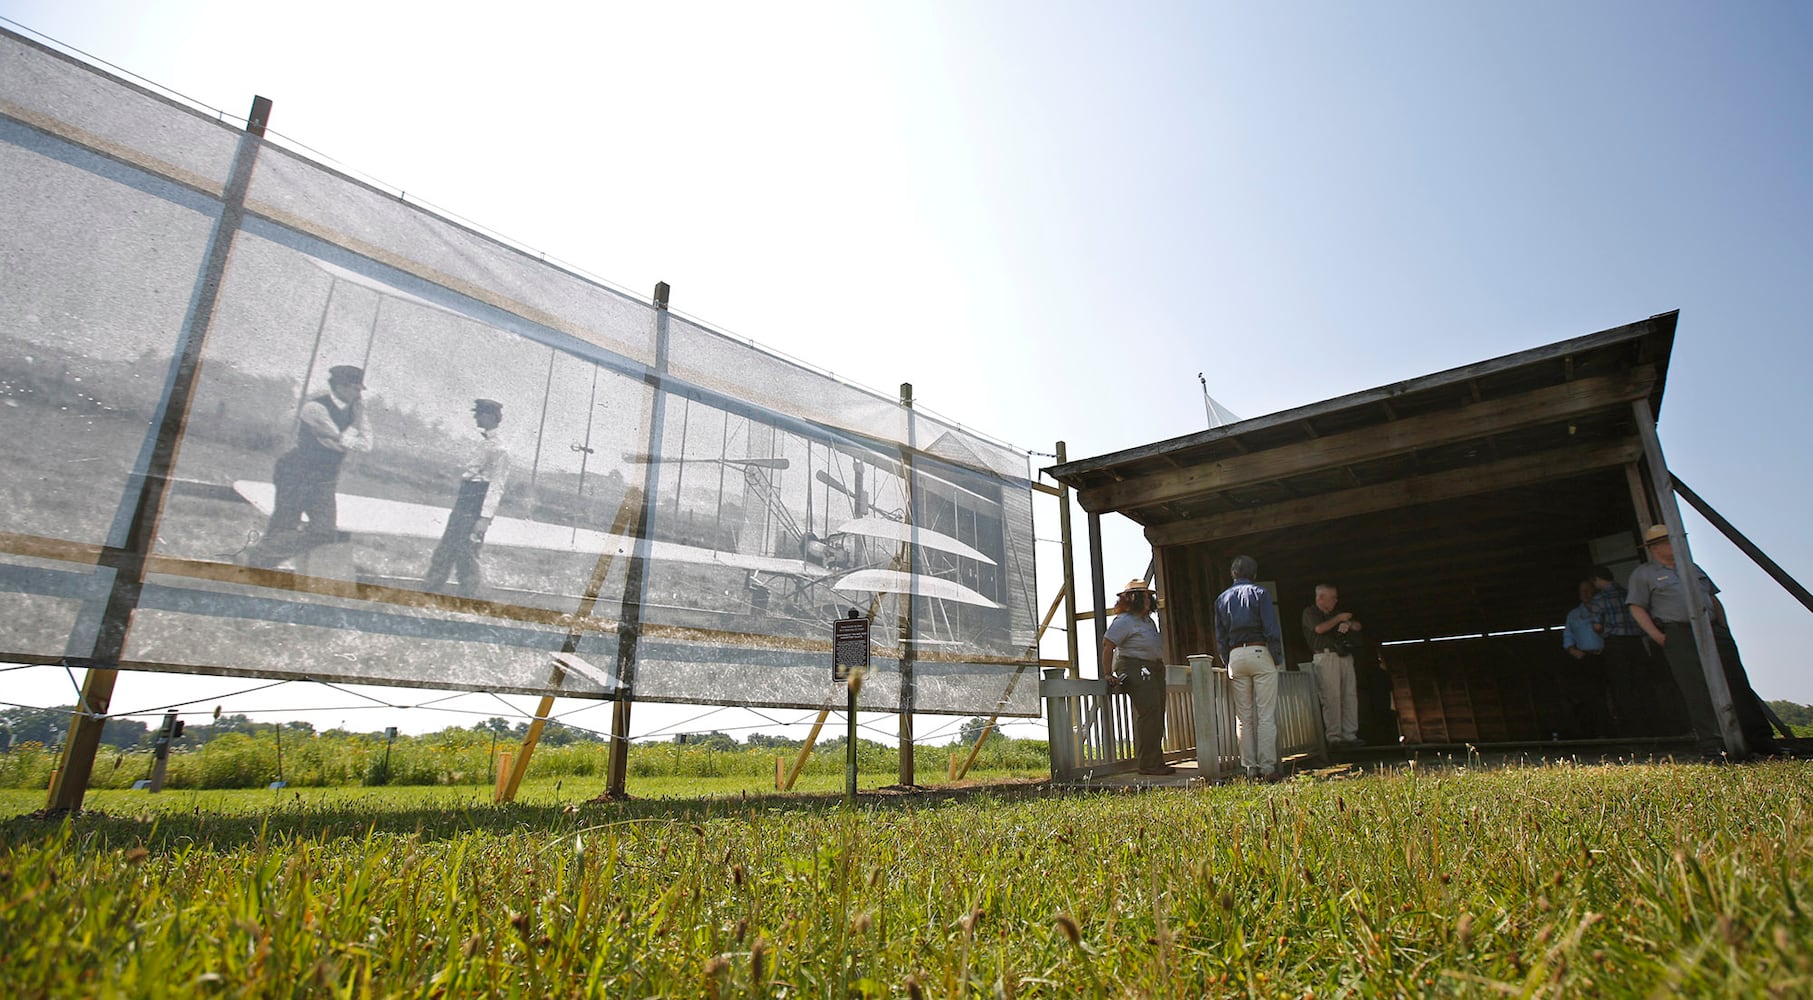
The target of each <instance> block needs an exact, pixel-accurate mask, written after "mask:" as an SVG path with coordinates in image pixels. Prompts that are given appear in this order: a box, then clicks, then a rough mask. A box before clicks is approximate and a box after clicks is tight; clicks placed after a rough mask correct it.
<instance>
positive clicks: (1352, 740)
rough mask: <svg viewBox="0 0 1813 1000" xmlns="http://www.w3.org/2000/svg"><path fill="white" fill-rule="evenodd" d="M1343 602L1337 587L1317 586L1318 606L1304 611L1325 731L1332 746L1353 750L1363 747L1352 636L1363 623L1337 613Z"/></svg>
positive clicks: (1305, 635) (1306, 633)
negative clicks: (1351, 748)
mask: <svg viewBox="0 0 1813 1000" xmlns="http://www.w3.org/2000/svg"><path fill="white" fill-rule="evenodd" d="M1340 600H1341V593H1340V591H1338V590H1336V589H1335V586H1334V584H1331V583H1318V584H1316V603H1314V604H1312V605H1310V606H1309V607H1307V608H1304V609H1303V641H1305V642H1307V643H1309V651H1310V653H1311V654H1312V655H1311V657H1310V658H1311V659H1312V660H1313V661H1314V662H1315V664H1316V686H1317V687H1318V688H1320V689H1321V694H1322V730H1323V732H1324V734H1325V735H1326V736H1327V737H1328V745H1329V746H1331V747H1353V746H1359V745H1360V700H1359V692H1358V691H1357V689H1356V688H1355V686H1354V685H1355V679H1354V673H1353V653H1352V652H1351V651H1350V647H1349V645H1348V643H1349V641H1350V640H1349V639H1348V636H1349V635H1351V634H1352V633H1354V632H1358V631H1359V630H1360V623H1359V622H1358V621H1355V620H1354V617H1353V612H1351V611H1336V610H1335V605H1336V604H1338V603H1339V602H1340ZM1354 638H1355V639H1358V636H1355V637H1354Z"/></svg>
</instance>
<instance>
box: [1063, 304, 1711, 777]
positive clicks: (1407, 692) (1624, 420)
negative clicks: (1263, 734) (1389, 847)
mask: <svg viewBox="0 0 1813 1000" xmlns="http://www.w3.org/2000/svg"><path fill="white" fill-rule="evenodd" d="M1677 316H1678V314H1677V313H1674V312H1669V313H1663V314H1661V315H1657V316H1653V317H1651V318H1649V319H1647V320H1644V321H1642V322H1639V323H1632V324H1630V325H1628V326H1621V327H1618V328H1616V329H1611V330H1605V331H1602V332H1600V333H1595V334H1591V335H1589V336H1584V337H1578V338H1575V339H1572V340H1566V341H1562V342H1560V343H1556V344H1550V345H1548V346H1546V347H1539V348H1536V349H1534V350H1529V351H1523V352H1521V353H1518V354H1512V355H1508V356H1505V357H1502V358H1497V359H1494V360H1491V361H1483V362H1480V363H1478V364H1473V365H1468V366H1466V367H1462V368H1455V369H1452V370H1450V371H1445V372H1441V373H1438V374H1435V375H1428V376H1425V377H1422V378H1416V379H1411V380H1409V381H1405V382H1398V383H1395V384H1393V385H1387V386H1382V387H1380V388H1376V389H1369V390H1366V391H1364V392H1357V393H1353V394H1352V395H1348V396H1342V397H1340V398H1337V399H1329V400H1325V401H1322V402H1319V403H1314V404H1311V405H1308V406H1303V407H1299V408H1297V409H1293V410H1289V411H1286V412H1282V413H1275V414H1271V415H1269V416H1264V417H1259V418H1256V419H1252V420H1244V421H1241V422H1239V423H1234V424H1229V425H1227V426H1223V427H1218V428H1215V429H1211V430H1207V431H1202V432H1199V433H1195V434H1190V435H1186V436H1184V437H1178V438H1173V439H1171V440H1168V441H1160V442H1158V443H1155V444H1149V445H1143V446H1140V447H1136V448H1129V449H1126V450H1124V451H1119V452H1115V453H1113V454H1109V455H1102V456H1100V457H1096V458H1088V459H1082V460H1079V461H1071V462H1065V463H1063V464H1060V465H1056V466H1053V467H1051V468H1049V469H1047V470H1045V471H1046V473H1047V474H1048V475H1050V476H1052V477H1053V478H1054V479H1055V480H1057V481H1058V482H1061V483H1063V484H1064V485H1066V486H1068V487H1070V488H1071V489H1073V490H1075V491H1076V493H1077V498H1078V502H1079V503H1080V505H1081V506H1082V508H1083V510H1084V511H1085V512H1086V513H1087V515H1088V522H1089V523H1088V527H1089V543H1090V560H1091V568H1092V578H1093V585H1094V591H1095V594H1094V598H1095V605H1094V606H1095V607H1097V608H1105V607H1107V606H1108V604H1107V596H1108V595H1107V594H1106V593H1105V590H1106V587H1105V584H1104V579H1105V573H1104V567H1103V566H1102V554H1101V530H1100V518H1101V517H1102V515H1104V514H1109V513H1117V514H1120V515H1123V516H1125V517H1128V518H1131V519H1132V520H1134V521H1136V522H1138V523H1139V524H1141V525H1143V526H1144V528H1145V534H1146V538H1147V539H1148V540H1149V541H1150V542H1151V545H1152V547H1153V551H1154V555H1155V562H1156V570H1157V581H1156V582H1157V587H1158V590H1159V594H1160V596H1161V598H1162V599H1163V602H1164V606H1163V608H1162V610H1161V612H1160V628H1161V630H1162V633H1163V635H1164V641H1165V646H1166V659H1167V661H1168V662H1171V663H1184V662H1187V657H1188V656H1189V655H1190V654H1192V653H1204V652H1211V653H1212V652H1213V651H1214V649H1215V644H1214V635H1213V606H1214V600H1215V597H1216V595H1217V594H1219V593H1220V592H1221V591H1222V590H1223V589H1224V588H1226V587H1227V586H1228V585H1229V583H1230V582H1231V581H1230V578H1229V575H1228V563H1229V561H1230V560H1231V559H1232V558H1233V557H1234V556H1236V555H1240V554H1246V555H1250V556H1252V557H1254V558H1255V559H1257V560H1258V561H1259V577H1260V581H1261V582H1263V583H1265V584H1267V585H1268V586H1269V587H1271V588H1272V590H1273V594H1274V596H1275V597H1276V599H1277V601H1278V611H1279V618H1280V621H1281V623H1282V625H1283V627H1284V644H1285V659H1286V660H1287V661H1288V664H1290V665H1296V664H1303V665H1305V666H1307V663H1308V661H1309V659H1310V652H1309V648H1308V646H1307V645H1306V643H1305V642H1304V640H1303V636H1302V631H1301V629H1300V628H1299V627H1298V620H1299V615H1300V614H1301V613H1302V610H1303V608H1304V607H1305V606H1307V605H1308V604H1310V603H1312V601H1313V600H1314V589H1315V585H1316V584H1317V583H1320V582H1327V583H1332V584H1335V585H1336V586H1338V587H1339V588H1340V597H1341V608H1342V609H1343V610H1349V611H1353V612H1354V614H1355V616H1356V617H1357V618H1358V619H1359V620H1360V621H1362V622H1363V623H1364V624H1365V626H1366V632H1367V633H1368V634H1369V635H1370V639H1371V642H1370V643H1369V650H1370V651H1371V652H1372V653H1373V654H1374V657H1376V659H1378V660H1382V662H1383V666H1384V669H1383V670H1372V669H1369V662H1368V661H1369V660H1370V659H1373V658H1374V657H1369V656H1367V655H1366V654H1365V653H1362V654H1361V655H1360V657H1359V663H1358V664H1357V666H1358V672H1359V674H1360V685H1359V686H1360V693H1361V699H1362V702H1363V706H1362V710H1361V715H1362V718H1361V721H1362V730H1361V735H1362V738H1364V739H1365V740H1366V741H1367V742H1369V743H1375V744H1376V743H1386V742H1388V743H1397V742H1398V741H1399V737H1400V736H1401V737H1402V739H1403V741H1404V742H1407V743H1412V744H1440V743H1461V742H1476V743H1477V742H1495V743H1501V742H1524V741H1534V740H1549V739H1552V738H1555V737H1557V736H1559V737H1561V738H1564V739H1565V738H1569V737H1578V736H1582V735H1585V734H1584V733H1583V732H1582V729H1581V726H1580V725H1579V720H1578V719H1577V718H1576V715H1577V713H1578V711H1579V709H1578V705H1579V701H1580V699H1581V698H1583V697H1585V698H1590V697H1592V696H1593V694H1594V692H1593V691H1590V690H1582V689H1581V688H1580V684H1581V681H1580V677H1579V675H1580V671H1578V670H1577V669H1576V670H1570V667H1573V665H1574V663H1573V661H1572V660H1571V659H1569V658H1568V657H1567V656H1566V655H1565V654H1564V653H1563V651H1562V648H1561V636H1560V634H1559V633H1558V632H1556V631H1553V629H1555V628H1556V627H1558V626H1559V625H1560V624H1561V623H1562V621H1563V619H1564V618H1565V616H1566V614H1567V612H1568V611H1569V610H1570V609H1571V608H1573V607H1574V606H1575V605H1576V604H1577V603H1578V593H1577V583H1578V581H1579V580H1580V579H1581V577H1582V575H1583V573H1584V572H1585V571H1587V570H1589V569H1590V568H1591V567H1592V566H1593V565H1595V564H1607V565H1610V566H1611V567H1612V568H1613V569H1614V570H1615V571H1616V572H1617V573H1618V576H1619V578H1620V579H1622V578H1623V577H1624V576H1625V575H1627V574H1628V572H1629V570H1630V568H1631V567H1633V566H1635V565H1636V563H1637V560H1638V558H1639V556H1638V540H1639V539H1640V538H1641V536H1642V532H1643V531H1644V530H1645V529H1646V528H1648V527H1649V526H1650V525H1651V524H1654V523H1659V522H1660V521H1661V520H1662V518H1661V517H1660V512H1661V508H1660V506H1659V502H1660V501H1661V499H1662V498H1663V497H1666V498H1667V499H1668V500H1669V501H1670V502H1672V499H1673V498H1672V496H1668V491H1669V489H1670V486H1669V485H1668V484H1669V480H1667V479H1666V478H1660V477H1661V476H1665V474H1666V473H1665V466H1664V462H1663V459H1662V456H1661V449H1660V444H1659V442H1658V441H1657V439H1656V436H1655V417H1656V414H1657V413H1659V412H1660V409H1661V406H1662V390H1663V386H1664V384H1665V382H1666V379H1667V374H1668V358H1669V351H1670V348H1671V347H1672V345H1673V342H1674V334H1675V323H1676V319H1677ZM1118 579H1119V578H1118V577H1117V578H1116V580H1117V581H1118ZM1096 622H1097V629H1098V631H1099V629H1101V628H1102V627H1104V626H1105V622H1103V621H1102V619H1101V618H1100V617H1099V616H1098V617H1097V619H1096ZM1097 638H1098V640H1099V634H1098V636H1097ZM1393 706H1395V713H1394V712H1393ZM1682 721H1683V724H1684V722H1685V720H1682Z"/></svg>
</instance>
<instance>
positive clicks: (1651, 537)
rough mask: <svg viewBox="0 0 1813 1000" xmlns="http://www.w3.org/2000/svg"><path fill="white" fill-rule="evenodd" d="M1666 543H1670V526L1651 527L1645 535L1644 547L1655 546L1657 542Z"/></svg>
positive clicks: (1657, 525) (1656, 525)
mask: <svg viewBox="0 0 1813 1000" xmlns="http://www.w3.org/2000/svg"><path fill="white" fill-rule="evenodd" d="M1666 541H1668V525H1666V524H1654V525H1650V528H1649V530H1648V531H1645V532H1644V533H1643V544H1644V545H1654V544H1656V543H1657V542H1666Z"/></svg>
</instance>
